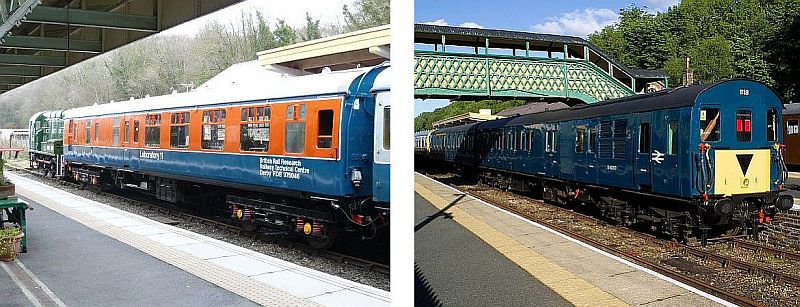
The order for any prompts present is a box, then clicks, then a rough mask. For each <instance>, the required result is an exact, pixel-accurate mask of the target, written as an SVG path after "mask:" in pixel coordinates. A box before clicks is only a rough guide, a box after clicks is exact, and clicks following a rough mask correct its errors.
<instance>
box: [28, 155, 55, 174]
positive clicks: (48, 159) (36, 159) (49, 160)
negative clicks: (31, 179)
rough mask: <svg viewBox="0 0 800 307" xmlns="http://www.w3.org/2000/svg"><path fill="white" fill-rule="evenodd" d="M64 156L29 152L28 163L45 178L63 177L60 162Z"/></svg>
mask: <svg viewBox="0 0 800 307" xmlns="http://www.w3.org/2000/svg"><path fill="white" fill-rule="evenodd" d="M63 158H64V156H61V155H54V154H48V153H41V152H33V151H32V152H30V153H29V157H28V162H29V163H30V167H31V168H34V169H38V170H40V171H41V172H42V174H43V175H45V176H47V177H56V176H62V175H63V169H64V168H63V167H62V161H63Z"/></svg>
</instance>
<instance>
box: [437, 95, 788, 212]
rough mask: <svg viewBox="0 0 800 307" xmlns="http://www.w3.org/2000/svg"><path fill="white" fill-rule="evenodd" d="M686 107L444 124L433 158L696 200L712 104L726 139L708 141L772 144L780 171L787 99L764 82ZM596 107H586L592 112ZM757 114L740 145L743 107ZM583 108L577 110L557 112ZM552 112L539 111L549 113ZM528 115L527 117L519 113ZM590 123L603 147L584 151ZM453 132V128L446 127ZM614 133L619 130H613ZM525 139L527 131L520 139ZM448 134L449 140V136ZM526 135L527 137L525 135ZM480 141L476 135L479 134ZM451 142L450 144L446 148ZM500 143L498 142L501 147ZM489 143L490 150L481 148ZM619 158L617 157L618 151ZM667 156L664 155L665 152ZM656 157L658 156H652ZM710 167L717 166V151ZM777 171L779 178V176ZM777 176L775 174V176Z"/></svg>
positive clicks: (718, 145)
mask: <svg viewBox="0 0 800 307" xmlns="http://www.w3.org/2000/svg"><path fill="white" fill-rule="evenodd" d="M692 99H693V100H692V101H688V102H687V103H686V105H683V106H680V105H679V106H676V107H671V108H658V107H651V108H650V110H647V111H640V112H624V111H620V112H617V113H615V114H608V115H603V116H591V115H588V116H580V117H577V118H573V119H569V120H560V121H559V120H556V121H546V122H535V123H524V124H511V123H509V122H513V120H514V118H506V119H500V120H493V121H487V122H482V123H476V124H468V125H465V126H462V127H453V128H446V129H443V130H437V131H433V132H432V133H431V139H430V143H431V145H432V146H431V153H430V155H431V157H432V158H434V159H437V158H438V159H444V160H447V161H451V162H458V163H460V164H465V165H468V166H472V167H484V168H489V169H498V170H504V171H510V172H514V173H519V174H527V175H534V176H540V177H543V178H550V179H560V180H566V181H571V182H577V183H582V184H592V185H598V186H605V187H613V188H619V189H624V190H631V191H641V192H647V193H653V194H658V195H663V196H669V197H676V198H684V199H690V198H697V197H699V196H701V195H702V194H701V193H700V192H698V191H697V190H696V189H695V187H694V185H693V182H692V180H691V178H693V176H694V174H695V173H696V166H695V164H694V163H693V162H692V161H694V159H695V156H696V155H699V154H700V153H699V148H698V145H699V144H700V143H701V141H700V133H699V132H700V121H699V113H700V110H701V109H703V108H708V107H714V108H718V109H719V110H720V112H721V119H720V122H721V123H722V124H721V127H722V128H721V131H722V135H721V140H720V141H718V142H706V143H710V144H711V146H712V150H716V149H771V150H772V151H771V152H772V156H773V159H772V161H771V162H770V167H771V174H780V164H779V162H778V160H777V158H775V157H776V156H777V151H776V149H775V147H774V146H775V143H782V142H783V133H782V129H783V128H782V127H781V124H780V123H781V121H780V118H781V117H782V104H781V101H780V98H779V97H778V96H777V95H776V94H775V92H774V91H772V90H771V89H770V88H769V87H767V86H766V85H763V84H761V83H758V82H755V81H750V80H728V81H723V82H719V83H717V84H714V85H712V86H710V87H708V88H706V89H704V90H702V91H700V92H699V93H698V94H697V96H696V98H692ZM590 108H592V107H587V109H590ZM741 109H747V110H750V111H752V141H750V142H740V141H737V139H736V131H735V129H733V126H734V124H733V123H735V122H736V112H737V110H741ZM769 109H775V110H776V111H777V119H778V121H777V122H778V124H777V127H776V129H777V137H776V140H775V141H767V138H766V131H767V110H769ZM552 112H561V113H559V114H565V112H579V111H573V110H561V111H552ZM546 116H547V115H541V117H542V118H545V117H546ZM520 118H522V117H520ZM609 121H611V122H613V121H619V122H620V123H624V127H620V129H619V133H617V132H613V133H612V134H610V136H608V137H607V138H606V140H611V141H610V142H607V143H606V144H613V145H608V146H612V147H607V148H613V151H614V153H615V156H613V157H608V156H607V157H602V155H600V154H598V152H599V151H602V150H603V148H600V147H602V145H601V144H602V142H601V141H600V140H599V139H601V135H602V134H601V133H600V130H601V127H600V126H601V125H600V123H602V122H609ZM670 123H674V124H676V125H677V145H676V146H675V147H674V148H675V151H674V152H673V153H671V154H670V153H668V144H669V139H668V134H669V125H670ZM641 124H647V125H649V127H650V145H649V151H648V152H639V150H640V149H639V131H640V129H641V128H640V127H641V126H640V125H641ZM578 126H585V127H586V129H587V131H588V130H590V129H597V135H596V136H597V139H598V142H597V144H592V143H591V142H590V141H589V136H588V135H587V136H586V139H585V140H584V142H585V143H584V146H585V150H584V151H583V152H578V151H577V150H576V127H578ZM447 129H450V130H447ZM554 130H555V131H557V137H556V138H557V141H556V142H557V149H556V150H555V152H554V151H552V150H547V148H546V147H547V144H546V138H547V131H554ZM611 131H614V130H613V129H612V130H611ZM528 132H530V133H532V134H533V142H532V143H533V144H532V147H531V148H530V149H528V147H530V146H531V145H515V146H516V148H514V149H511V148H509V146H506V145H503V144H505V142H506V140H505V139H503V137H508V136H509V135H514V136H515V137H514V138H511V140H512V142H513V144H518V142H519V141H518V139H516V137H517V136H520V135H524V133H528ZM484 133H489V134H491V133H496V135H495V136H489V138H490V140H488V141H487V142H488V144H480V142H478V141H475V142H476V143H477V144H476V145H475V146H472V147H471V148H470V147H469V146H468V145H466V146H465V145H464V144H463V143H462V142H464V141H465V140H467V142H466V143H469V140H470V139H471V136H474V135H478V134H484ZM520 137H522V136H520ZM445 138H446V139H447V140H446V141H444V140H443V139H445ZM522 138H523V139H524V137H522ZM476 139H477V138H476ZM447 144H449V146H448V145H447ZM453 144H455V145H453ZM498 144H499V145H498ZM483 147H485V148H483ZM617 153H618V154H619V155H616V154H617ZM660 154H663V155H660ZM656 156H658V159H653V157H656ZM711 157H712V161H711V164H712V165H714V161H713V155H711ZM774 176H775V175H773V177H774ZM773 179H775V178H773ZM776 182H777V180H772V183H771V187H772V189H771V190H773V191H775V190H777V189H778V186H777V183H776Z"/></svg>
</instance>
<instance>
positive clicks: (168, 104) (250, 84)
mask: <svg viewBox="0 0 800 307" xmlns="http://www.w3.org/2000/svg"><path fill="white" fill-rule="evenodd" d="M247 63H249V62H247ZM247 63H242V64H247ZM234 66H235V65H234ZM231 68H233V67H231ZM370 68H371V67H365V68H357V69H349V70H340V71H332V72H322V73H319V74H313V75H306V76H289V75H288V74H281V76H280V77H276V75H275V74H274V73H270V72H257V73H243V74H236V73H235V72H237V71H239V70H242V71H250V72H253V71H255V70H252V71H251V69H253V68H252V67H250V66H249V65H241V66H238V67H236V68H235V69H234V70H232V71H229V72H228V73H226V75H225V76H220V78H219V79H217V80H216V81H214V82H213V83H211V84H208V82H207V84H204V85H203V87H201V88H199V89H197V90H195V91H191V92H187V93H176V94H170V95H163V96H155V97H149V98H142V99H134V100H128V101H121V102H113V103H106V104H101V105H95V106H88V107H82V108H77V109H71V110H67V111H65V112H64V118H81V117H87V116H103V115H111V114H122V113H141V112H148V111H155V110H164V109H177V108H192V107H202V106H205V105H216V104H224V103H232V102H242V101H257V100H274V99H281V98H294V97H309V96H318V95H332V94H346V93H348V88H349V86H350V84H351V83H352V82H353V80H354V79H355V78H357V77H358V76H360V75H362V74H364V73H365V72H366V71H367V70H369V69H370ZM226 71H228V70H226ZM214 79H216V77H215V78H214ZM206 85H208V86H206Z"/></svg>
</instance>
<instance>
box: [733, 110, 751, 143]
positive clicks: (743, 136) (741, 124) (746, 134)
mask: <svg viewBox="0 0 800 307" xmlns="http://www.w3.org/2000/svg"><path fill="white" fill-rule="evenodd" d="M751 116H752V114H751V113H750V111H749V110H738V111H736V140H737V141H739V142H750V139H751V138H752V137H751V134H752V131H751V130H752V121H751Z"/></svg>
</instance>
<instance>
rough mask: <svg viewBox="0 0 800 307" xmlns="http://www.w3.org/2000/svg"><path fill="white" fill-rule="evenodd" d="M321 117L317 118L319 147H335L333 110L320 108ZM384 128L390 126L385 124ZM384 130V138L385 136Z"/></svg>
mask: <svg viewBox="0 0 800 307" xmlns="http://www.w3.org/2000/svg"><path fill="white" fill-rule="evenodd" d="M317 116H318V117H319V118H318V119H317V120H318V122H319V124H318V125H317V148H332V147H333V110H319V112H318V113H317ZM383 118H384V124H385V123H386V115H384V116H383ZM383 129H384V130H388V129H389V127H386V126H384V127H383ZM385 134H386V133H385V132H384V138H385V137H386V136H385Z"/></svg>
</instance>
